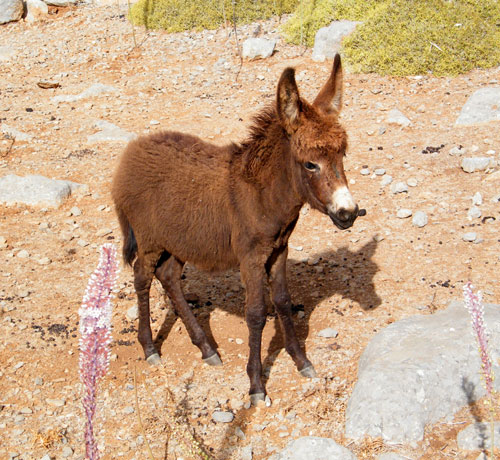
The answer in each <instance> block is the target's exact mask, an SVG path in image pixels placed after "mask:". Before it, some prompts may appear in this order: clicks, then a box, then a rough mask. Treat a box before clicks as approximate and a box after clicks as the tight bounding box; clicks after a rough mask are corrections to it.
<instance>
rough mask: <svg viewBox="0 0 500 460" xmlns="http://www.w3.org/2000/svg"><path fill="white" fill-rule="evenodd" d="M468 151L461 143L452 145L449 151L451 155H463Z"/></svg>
mask: <svg viewBox="0 0 500 460" xmlns="http://www.w3.org/2000/svg"><path fill="white" fill-rule="evenodd" d="M466 152H467V149H466V148H465V147H463V146H461V145H459V146H455V147H452V148H451V149H450V151H449V152H448V153H449V154H450V155H456V156H461V155H463V154H464V153H466Z"/></svg>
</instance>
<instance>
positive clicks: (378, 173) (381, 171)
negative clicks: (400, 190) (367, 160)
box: [374, 168, 385, 176]
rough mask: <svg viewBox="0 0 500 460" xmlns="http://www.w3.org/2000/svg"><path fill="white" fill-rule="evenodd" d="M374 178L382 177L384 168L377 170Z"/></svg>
mask: <svg viewBox="0 0 500 460" xmlns="http://www.w3.org/2000/svg"><path fill="white" fill-rule="evenodd" d="M374 172H375V175H376V176H383V175H384V174H385V169H384V168H377V169H376V170H375V171H374Z"/></svg>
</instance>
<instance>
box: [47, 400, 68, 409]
mask: <svg viewBox="0 0 500 460" xmlns="http://www.w3.org/2000/svg"><path fill="white" fill-rule="evenodd" d="M45 402H46V403H47V404H48V405H49V406H55V407H62V406H64V405H65V404H66V401H65V400H64V399H51V398H47V399H46V400H45Z"/></svg>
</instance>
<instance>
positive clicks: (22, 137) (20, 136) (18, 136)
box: [0, 0, 33, 141]
mask: <svg viewBox="0 0 500 460" xmlns="http://www.w3.org/2000/svg"><path fill="white" fill-rule="evenodd" d="M0 1H1V0H0ZM1 128H2V133H3V134H6V135H7V136H9V137H11V138H13V139H15V140H16V141H30V140H31V139H32V138H33V136H31V134H25V133H23V132H21V131H19V130H17V129H16V128H12V127H11V126H9V125H7V124H5V123H2V127H1Z"/></svg>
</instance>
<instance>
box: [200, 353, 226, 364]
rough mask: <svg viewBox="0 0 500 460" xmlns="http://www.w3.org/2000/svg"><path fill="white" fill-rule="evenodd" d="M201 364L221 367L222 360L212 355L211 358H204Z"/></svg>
mask: <svg viewBox="0 0 500 460" xmlns="http://www.w3.org/2000/svg"><path fill="white" fill-rule="evenodd" d="M203 362H204V363H205V364H208V365H209V366H222V360H221V359H220V356H219V355H218V354H217V353H214V354H213V355H212V356H209V357H208V358H205V359H204V360H203Z"/></svg>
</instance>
